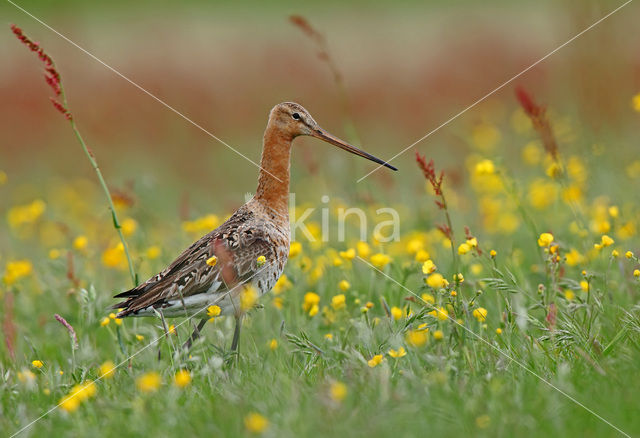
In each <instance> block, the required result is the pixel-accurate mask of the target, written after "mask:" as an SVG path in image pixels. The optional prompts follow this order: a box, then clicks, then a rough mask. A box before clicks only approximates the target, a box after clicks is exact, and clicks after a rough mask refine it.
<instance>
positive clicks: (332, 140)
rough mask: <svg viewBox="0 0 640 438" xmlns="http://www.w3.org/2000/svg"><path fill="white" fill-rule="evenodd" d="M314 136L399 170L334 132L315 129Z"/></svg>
mask: <svg viewBox="0 0 640 438" xmlns="http://www.w3.org/2000/svg"><path fill="white" fill-rule="evenodd" d="M312 136H313V137H316V138H319V139H320V140H323V141H326V142H327V143H330V144H332V145H334V146H337V147H339V148H340V149H344V150H345V151H347V152H351V153H352V154H354V155H358V156H360V157H363V158H366V159H367V160H371V161H373V162H374V163H378V164H380V165H381V166H384V167H386V168H388V169H391V170H398V169H397V168H396V167H394V166H392V165H391V164H389V163H387V162H386V161H383V160H381V159H380V158H378V157H375V156H373V155H371V154H370V153H368V152H365V151H363V150H362V149H358V148H357V147H355V146H353V145H350V144H349V143H347V142H346V141H343V140H340V139H339V138H338V137H336V136H335V135H333V134H330V133H328V132H327V131H325V130H324V129H316V130H315V131H313V134H312Z"/></svg>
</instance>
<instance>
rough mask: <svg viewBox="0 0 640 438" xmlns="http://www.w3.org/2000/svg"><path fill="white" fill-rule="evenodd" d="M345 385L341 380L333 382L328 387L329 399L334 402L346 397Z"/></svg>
mask: <svg viewBox="0 0 640 438" xmlns="http://www.w3.org/2000/svg"><path fill="white" fill-rule="evenodd" d="M347 392H348V390H347V385H345V384H344V383H342V382H333V383H332V384H331V387H330V388H329V394H330V396H331V399H332V400H333V401H335V402H341V401H342V400H344V399H345V398H346V397H347Z"/></svg>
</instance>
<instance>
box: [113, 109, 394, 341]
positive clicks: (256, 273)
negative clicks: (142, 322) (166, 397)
mask: <svg viewBox="0 0 640 438" xmlns="http://www.w3.org/2000/svg"><path fill="white" fill-rule="evenodd" d="M299 136H311V137H315V138H317V139H320V140H323V141H325V142H327V143H329V144H332V145H334V146H337V147H339V148H341V149H344V150H345V151H348V152H350V153H352V154H355V155H358V156H360V157H363V158H366V159H368V160H371V161H373V162H375V163H378V164H379V165H381V166H385V167H387V168H389V169H392V170H394V171H395V170H397V168H396V167H394V166H392V165H390V164H388V163H387V162H385V161H383V160H381V159H379V158H377V157H375V156H373V155H371V154H369V153H367V152H365V151H363V150H361V149H359V148H357V147H355V146H352V145H351V144H349V143H347V142H345V141H343V140H341V139H339V138H338V137H336V136H334V135H332V134H330V133H328V132H327V131H325V130H324V129H322V128H321V127H320V125H318V123H317V122H316V121H315V120H314V119H313V117H311V115H310V114H309V112H308V111H307V110H306V109H304V108H303V107H302V106H301V105H299V104H297V103H293V102H284V103H280V104H278V105H276V106H274V107H273V109H271V111H270V113H269V118H268V122H267V127H266V129H265V132H264V137H263V147H262V157H261V161H260V170H259V176H258V187H257V190H256V192H255V195H254V196H253V197H252V198H251V199H250V200H249V201H248V202H247V203H245V204H244V205H242V206H241V207H240V208H238V209H237V210H236V211H235V212H234V213H233V214H232V215H231V216H230V217H229V219H228V220H227V221H226V222H224V223H223V224H222V225H220V226H219V227H217V228H216V229H214V230H213V231H211V232H209V233H208V234H206V235H204V236H202V237H201V238H200V239H198V240H197V241H196V242H194V243H193V244H192V245H191V246H189V247H188V248H187V249H186V250H184V251H183V252H182V253H181V254H180V255H179V256H178V257H177V258H176V259H175V260H174V261H173V262H172V263H171V264H169V265H168V266H167V267H166V268H165V269H163V270H162V271H161V272H159V273H158V274H156V275H154V276H152V277H151V278H149V279H148V280H147V281H145V282H144V283H141V284H140V285H138V286H136V287H134V288H133V289H130V290H127V291H125V292H122V293H119V294H117V295H115V297H114V298H121V299H123V300H122V301H121V302H118V303H117V304H115V305H113V308H114V309H118V314H117V317H118V318H123V317H128V316H157V315H158V314H160V315H161V316H162V317H184V316H194V315H198V314H199V313H201V312H203V311H204V309H208V308H211V307H210V306H218V307H217V308H216V309H219V314H220V315H233V316H234V317H235V329H234V336H233V340H232V344H231V351H236V350H237V348H238V343H239V340H240V329H241V325H242V317H243V315H244V314H245V313H246V310H247V309H243V306H242V303H241V299H242V294H243V293H244V292H243V291H246V290H247V288H249V287H252V288H253V290H254V291H257V294H258V295H259V296H261V295H264V294H265V293H267V292H269V291H270V290H271V288H273V286H274V285H275V284H276V282H277V281H278V279H279V278H280V276H281V275H282V273H283V271H284V267H285V264H286V262H287V259H288V257H289V244H290V226H289V179H290V156H291V148H292V142H293V140H294V139H295V138H296V137H299ZM204 316H206V314H203V317H202V319H201V321H200V323H199V324H198V325H197V326H196V327H195V329H194V332H193V334H192V335H191V337H190V338H189V340H188V341H187V343H186V344H185V345H186V346H187V347H190V346H191V342H192V341H193V340H195V339H196V338H197V337H198V336H199V335H200V331H201V330H202V329H203V327H204V324H205V323H206V322H207V319H208V318H205V317H204Z"/></svg>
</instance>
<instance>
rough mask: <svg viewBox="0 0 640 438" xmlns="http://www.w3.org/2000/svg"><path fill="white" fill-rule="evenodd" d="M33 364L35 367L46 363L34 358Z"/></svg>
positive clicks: (40, 366)
mask: <svg viewBox="0 0 640 438" xmlns="http://www.w3.org/2000/svg"><path fill="white" fill-rule="evenodd" d="M31 365H33V367H35V368H42V367H43V366H44V363H42V361H41V360H34V361H32V362H31Z"/></svg>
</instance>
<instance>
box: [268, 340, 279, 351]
mask: <svg viewBox="0 0 640 438" xmlns="http://www.w3.org/2000/svg"><path fill="white" fill-rule="evenodd" d="M267 345H268V346H269V350H271V351H273V350H275V349H276V348H278V340H277V339H275V338H273V339H271V340H270V341H269V342H268V343H267Z"/></svg>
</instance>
